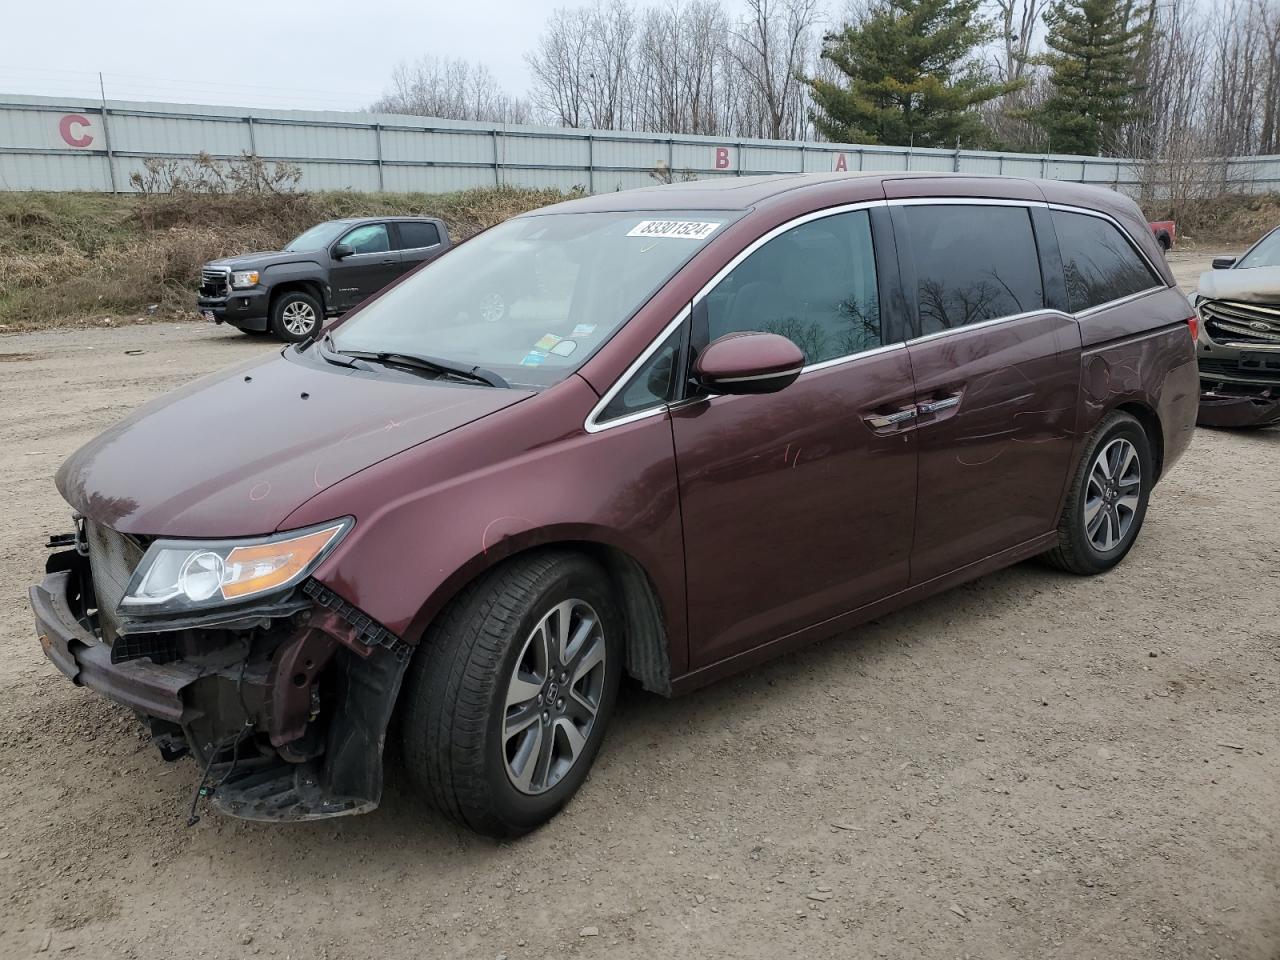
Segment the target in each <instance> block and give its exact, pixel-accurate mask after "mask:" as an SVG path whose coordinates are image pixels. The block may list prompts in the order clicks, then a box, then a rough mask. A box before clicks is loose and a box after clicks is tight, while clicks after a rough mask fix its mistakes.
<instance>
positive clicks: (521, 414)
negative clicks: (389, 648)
mask: <svg viewBox="0 0 1280 960" xmlns="http://www.w3.org/2000/svg"><path fill="white" fill-rule="evenodd" d="M597 399H598V398H597V396H596V394H595V392H594V391H593V390H591V388H590V387H589V386H587V384H586V382H585V381H583V380H581V379H580V378H578V377H576V376H574V377H570V378H569V379H568V380H566V381H565V382H564V383H562V384H559V385H558V386H556V387H554V388H552V389H550V390H547V391H544V392H543V393H542V394H540V395H538V396H537V397H534V398H532V399H530V400H527V401H525V402H523V403H519V404H516V405H514V406H512V407H510V408H508V409H507V410H506V411H503V412H502V413H500V414H495V415H490V416H489V417H486V418H484V419H482V420H479V421H475V422H473V423H471V424H468V425H467V426H465V427H462V428H460V429H458V430H455V431H453V432H452V433H449V434H446V435H445V436H443V437H439V438H437V439H436V440H433V441H430V442H428V443H425V444H422V445H420V446H418V447H414V448H412V449H410V450H406V451H404V452H402V453H400V454H398V455H396V456H394V457H392V458H390V459H389V460H385V461H383V462H382V463H379V464H376V465H374V466H372V467H370V468H368V469H367V470H364V471H362V472H361V473H358V474H356V475H354V476H352V477H349V478H347V479H346V480H343V481H341V482H339V483H338V484H335V485H334V486H333V487H331V488H329V489H328V490H325V491H323V492H321V493H319V494H317V495H316V496H315V497H314V498H312V500H310V501H309V502H307V503H306V504H304V505H303V506H302V507H301V508H299V509H298V510H297V511H295V512H294V513H293V514H292V515H291V516H290V517H288V518H287V520H286V521H285V523H284V524H283V525H282V526H283V527H298V526H302V525H304V524H306V523H307V522H308V520H307V518H308V517H312V516H326V515H328V514H329V513H330V512H331V511H333V510H340V513H341V514H346V515H353V516H355V517H356V524H355V527H354V528H353V529H352V531H351V533H350V534H348V535H347V537H346V538H345V539H344V541H343V543H342V545H341V547H340V548H339V549H338V550H336V551H335V552H334V553H333V554H332V555H331V556H330V557H329V558H328V559H326V561H325V562H324V564H323V565H322V566H321V567H320V568H319V569H318V570H317V571H316V572H315V574H314V576H315V578H316V579H317V580H319V581H320V582H322V583H324V584H325V585H326V586H328V587H330V588H331V589H332V590H334V591H335V592H337V593H338V594H339V595H341V596H342V597H344V598H345V599H347V600H348V601H349V602H351V603H353V604H355V605H356V606H357V607H359V608H360V609H361V610H363V611H365V612H366V613H368V614H369V615H370V616H372V617H374V618H375V619H377V620H378V621H379V622H381V623H382V624H383V625H384V626H386V627H387V628H388V629H390V630H391V631H393V632H394V633H396V634H398V635H399V636H401V637H403V638H404V639H405V640H406V641H408V642H410V643H417V642H418V640H419V639H420V638H421V636H422V634H423V632H424V631H425V629H426V627H427V625H428V624H429V623H430V622H431V621H432V619H433V618H434V617H435V616H436V615H437V614H438V613H439V612H440V610H441V609H442V608H443V607H444V606H445V605H446V604H447V603H448V602H449V601H450V600H451V599H452V598H453V597H454V596H456V595H457V593H458V591H459V590H461V589H462V587H463V586H465V585H466V584H467V583H470V582H471V581H472V580H474V579H475V578H476V577H477V576H479V575H480V574H482V573H483V572H484V571H485V570H488V569H491V568H492V567H493V566H495V565H496V564H498V563H501V562H502V561H503V560H505V559H507V558H508V557H510V556H512V555H514V554H516V553H519V552H522V551H524V550H528V549H530V548H533V547H538V546H543V545H547V544H553V543H566V542H577V543H590V544H595V545H599V546H605V547H610V548H613V549H615V550H618V551H621V552H622V553H625V554H626V555H628V556H630V557H631V558H632V559H633V560H635V561H636V562H637V563H638V564H639V565H640V566H641V568H643V570H644V571H645V572H646V573H647V574H648V576H649V578H650V581H651V582H652V584H653V586H654V589H655V591H656V593H657V595H658V597H657V598H658V602H659V606H660V608H661V609H662V611H663V618H664V624H663V626H664V628H665V630H666V635H667V638H668V643H669V656H670V661H671V668H672V673H673V675H678V674H679V673H681V672H683V671H684V669H685V667H686V665H687V662H688V645H687V637H686V627H685V593H684V543H683V539H682V531H681V524H680V511H679V497H678V489H677V476H676V469H675V457H674V450H673V444H672V436H671V425H670V422H669V420H668V418H667V417H666V416H665V415H664V416H654V417H650V418H647V419H643V420H639V421H636V422H634V423H630V424H626V425H624V426H620V427H617V428H614V429H612V430H606V431H603V432H600V433H596V434H588V433H586V431H585V430H584V429H583V428H582V423H583V419H584V418H585V417H586V415H587V412H588V411H589V410H590V409H591V407H592V406H593V405H594V404H595V402H596V400H597Z"/></svg>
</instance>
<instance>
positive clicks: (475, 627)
mask: <svg viewBox="0 0 1280 960" xmlns="http://www.w3.org/2000/svg"><path fill="white" fill-rule="evenodd" d="M593 624H594V625H593ZM565 637H567V638H568V642H567V643H566V642H565V641H564V639H563V638H565ZM542 638H547V639H548V640H549V641H550V643H549V644H547V645H546V646H544V645H543V644H542ZM575 642H576V645H575ZM566 648H567V652H566ZM597 658H598V660H597ZM622 659H623V658H622V636H621V620H620V618H619V616H618V614H617V605H616V603H615V600H614V597H613V595H612V592H611V590H610V588H609V583H608V580H607V578H606V576H605V574H604V571H603V570H602V569H601V568H600V567H599V566H598V565H597V564H596V563H594V562H593V561H591V560H590V559H588V558H587V557H584V556H582V555H580V554H575V553H567V552H547V553H538V554H534V555H532V556H528V557H523V558H517V559H515V560H512V561H510V562H508V563H506V564H504V565H502V566H501V567H499V568H498V569H496V570H494V571H493V572H491V573H489V574H487V575H485V576H484V577H482V578H481V579H480V580H478V581H477V582H476V583H474V584H472V585H471V586H469V587H467V588H466V589H465V590H464V591H463V593H462V594H461V595H460V596H459V597H458V598H457V599H455V600H454V601H453V603H451V604H450V605H449V607H448V608H447V609H446V610H445V612H444V613H443V614H441V616H440V617H439V618H438V619H437V621H436V622H435V623H434V624H432V626H431V627H430V628H429V629H428V631H427V634H426V636H425V637H424V638H423V642H422V644H421V646H420V647H419V649H418V651H417V652H416V653H415V654H414V658H413V662H412V663H411V664H410V667H409V674H408V676H407V678H406V686H405V693H404V707H403V713H402V723H401V735H402V738H403V745H404V759H405V766H406V769H407V772H408V774H409V778H410V780H411V781H412V782H413V784H414V785H415V786H416V788H417V789H418V791H419V792H420V793H421V794H422V796H424V797H425V798H426V799H427V800H429V801H430V802H431V804H432V805H433V806H435V807H436V808H437V809H438V810H440V811H441V812H442V813H444V814H445V815H446V816H448V817H450V818H452V819H453V820H456V821H458V822H459V823H461V824H463V825H465V826H468V827H470V828H472V829H473V830H477V831H479V832H481V833H486V834H489V835H490V836H495V837H512V836H518V835H520V834H522V833H527V832H528V831H530V830H532V829H534V828H535V827H537V826H539V825H541V824H542V823H544V822H545V821H547V820H549V819H550V818H551V817H553V816H554V815H555V814H556V813H557V812H558V811H559V810H560V808H561V807H563V806H564V805H565V804H566V803H567V802H568V801H569V799H570V798H571V797H572V796H573V795H574V793H575V792H576V791H577V790H578V788H579V787H580V786H581V785H582V782H583V780H585V779H586V776H587V773H588V771H589V770H590V768H591V763H592V761H593V760H594V759H595V756H596V753H597V751H598V750H599V749H600V743H601V741H602V740H603V738H604V732H605V727H606V726H607V725H608V722H609V717H610V715H611V714H612V712H613V706H614V702H615V700H616V698H617V691H618V681H619V679H620V677H621V675H622ZM544 748H545V755H544V752H543V751H544Z"/></svg>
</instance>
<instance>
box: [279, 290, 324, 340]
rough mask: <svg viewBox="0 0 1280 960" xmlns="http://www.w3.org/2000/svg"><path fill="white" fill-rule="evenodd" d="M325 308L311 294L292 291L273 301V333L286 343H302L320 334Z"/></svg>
mask: <svg viewBox="0 0 1280 960" xmlns="http://www.w3.org/2000/svg"><path fill="white" fill-rule="evenodd" d="M323 324H324V308H323V307H322V306H321V305H320V301H319V300H317V299H316V298H315V297H313V296H312V295H311V294H309V293H304V292H302V291H301V290H290V291H288V292H287V293H282V294H280V295H279V296H277V297H276V298H275V299H274V300H272V301H271V332H272V333H273V334H275V335H276V336H277V337H279V338H280V339H281V340H284V341H285V342H286V343H301V342H302V341H303V340H306V339H307V338H308V337H312V336H315V335H316V334H317V333H319V332H320V327H321V326H322V325H323Z"/></svg>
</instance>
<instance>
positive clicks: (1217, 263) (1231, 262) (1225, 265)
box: [1213, 257, 1236, 270]
mask: <svg viewBox="0 0 1280 960" xmlns="http://www.w3.org/2000/svg"><path fill="white" fill-rule="evenodd" d="M1235 265H1236V258H1235V257H1214V258H1213V269H1215V270H1230V269H1231V268H1232V267H1234V266H1235Z"/></svg>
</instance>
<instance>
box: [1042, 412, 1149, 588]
mask: <svg viewBox="0 0 1280 960" xmlns="http://www.w3.org/2000/svg"><path fill="white" fill-rule="evenodd" d="M1116 440H1125V441H1128V442H1129V443H1130V444H1132V446H1133V449H1134V450H1135V452H1136V453H1137V458H1138V466H1139V469H1140V471H1141V473H1140V476H1139V482H1138V489H1137V497H1138V501H1137V506H1136V509H1135V510H1134V511H1133V514H1132V521H1131V522H1130V523H1129V524H1128V526H1127V529H1126V530H1125V532H1124V535H1123V536H1121V537H1119V538H1118V542H1117V543H1116V544H1115V545H1114V546H1112V547H1110V548H1109V549H1106V550H1103V549H1099V547H1098V545H1097V544H1095V542H1094V540H1093V538H1092V537H1091V536H1090V530H1089V522H1088V519H1087V517H1086V510H1087V509H1088V507H1089V506H1090V503H1091V497H1090V479H1089V478H1090V474H1091V473H1092V472H1093V470H1094V465H1095V464H1096V463H1097V461H1098V457H1099V454H1100V452H1102V451H1104V450H1106V449H1107V448H1108V447H1109V446H1110V445H1111V444H1112V443H1113V442H1114V441H1116ZM1154 481H1155V468H1154V461H1153V459H1152V456H1151V439H1150V438H1149V437H1148V436H1147V432H1146V430H1145V429H1144V428H1143V426H1142V424H1141V423H1139V422H1138V420H1137V418H1135V417H1134V416H1132V415H1131V414H1128V413H1124V412H1123V411H1119V410H1117V411H1115V412H1114V413H1112V414H1111V415H1110V416H1108V417H1107V418H1106V419H1105V420H1103V421H1102V423H1101V424H1099V426H1098V429H1097V430H1095V431H1094V432H1093V436H1091V437H1090V438H1089V442H1088V443H1087V444H1085V448H1084V453H1083V455H1082V456H1081V457H1080V464H1079V466H1077V468H1076V472H1075V476H1074V477H1073V478H1072V481H1071V489H1070V491H1069V492H1068V494H1067V502H1066V505H1065V506H1064V507H1063V508H1062V517H1061V519H1060V520H1059V522H1058V544H1057V546H1055V547H1054V548H1053V549H1051V550H1049V551H1048V552H1047V553H1045V554H1043V559H1044V560H1045V561H1046V562H1047V563H1048V564H1049V565H1050V566H1054V567H1057V568H1058V569H1059V570H1066V571H1068V572H1070V573H1075V574H1079V575H1081V576H1093V575H1095V574H1099V573H1105V572H1106V571H1108V570H1110V569H1111V568H1112V567H1114V566H1116V564H1118V563H1119V562H1120V561H1121V560H1123V559H1124V558H1125V556H1126V555H1127V554H1128V552H1129V550H1130V549H1131V548H1132V547H1133V544H1134V541H1135V540H1137V538H1138V533H1139V531H1141V529H1142V522H1143V520H1144V519H1145V518H1146V515H1147V501H1148V499H1149V498H1150V496H1151V487H1152V485H1153V483H1154Z"/></svg>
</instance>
